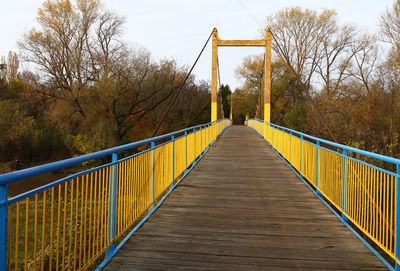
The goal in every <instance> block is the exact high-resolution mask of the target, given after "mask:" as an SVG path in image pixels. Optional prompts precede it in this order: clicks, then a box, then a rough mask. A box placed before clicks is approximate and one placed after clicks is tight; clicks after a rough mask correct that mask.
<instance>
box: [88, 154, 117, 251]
mask: <svg viewBox="0 0 400 271" xmlns="http://www.w3.org/2000/svg"><path fill="white" fill-rule="evenodd" d="M117 161H118V153H116V152H114V153H113V154H112V160H111V162H112V163H116V162H117ZM110 173H111V180H110V192H109V197H110V198H109V201H110V207H109V221H108V237H109V238H108V240H109V242H111V241H112V244H111V245H110V247H109V248H108V249H107V250H106V255H109V254H110V253H111V252H112V251H113V250H114V248H115V240H114V239H115V220H116V203H117V196H116V192H117V189H116V188H117V164H114V165H112V169H111V170H110ZM82 180H83V179H82Z"/></svg>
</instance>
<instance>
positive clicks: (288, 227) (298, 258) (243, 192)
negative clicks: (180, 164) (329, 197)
mask: <svg viewBox="0 0 400 271" xmlns="http://www.w3.org/2000/svg"><path fill="white" fill-rule="evenodd" d="M105 269H106V270H293V269H295V270H386V268H385V267H384V265H383V264H382V263H381V262H380V261H379V260H378V259H377V258H376V257H375V256H374V255H373V254H372V253H371V252H370V251H369V250H368V249H367V248H366V247H365V246H364V245H363V244H362V243H361V242H360V241H359V240H358V239H357V238H356V237H355V236H354V235H353V234H352V233H351V232H350V231H349V230H348V229H347V228H346V227H345V226H344V225H343V224H342V223H341V222H340V221H339V220H338V219H337V218H336V217H335V216H334V215H333V214H332V213H331V211H330V210H329V209H328V208H327V207H326V206H325V205H324V204H323V203H322V202H321V201H320V200H319V199H318V198H317V197H316V196H315V195H314V194H313V193H312V192H311V191H310V190H309V189H308V188H307V187H306V185H305V184H304V183H303V182H301V181H300V180H299V179H298V177H297V176H296V175H295V174H294V173H293V172H292V170H290V169H289V168H288V166H287V165H286V164H285V163H284V162H283V161H282V160H281V159H280V158H279V157H278V156H277V155H276V154H275V153H274V152H273V151H272V150H271V149H270V148H269V147H267V146H266V143H265V142H264V141H263V140H262V139H261V138H260V137H259V136H258V135H257V134H256V132H255V131H254V130H252V129H251V128H248V127H245V126H232V127H230V128H228V129H227V130H226V131H225V132H224V134H223V135H222V137H221V138H220V139H218V141H217V142H216V143H215V144H214V146H212V147H211V148H210V150H209V151H208V153H207V154H206V155H205V156H204V158H203V159H202V160H201V161H200V162H199V163H198V164H197V166H196V167H195V168H194V169H193V170H192V172H191V173H190V174H189V175H188V176H187V177H186V179H185V180H183V181H182V183H181V184H180V186H179V187H178V188H177V189H176V190H175V191H174V192H173V193H172V194H171V195H170V196H169V197H168V198H167V200H166V201H165V202H164V204H163V205H162V206H161V208H160V209H159V210H157V212H156V213H154V214H153V216H152V217H151V218H150V219H149V221H147V222H146V223H145V224H144V225H143V227H142V228H140V229H139V230H138V232H137V233H136V234H135V235H134V236H133V237H132V238H131V239H130V240H129V241H128V242H127V243H126V244H125V246H124V247H123V248H122V249H121V250H120V252H119V253H118V254H117V255H116V256H115V257H114V258H113V260H112V261H111V262H110V263H109V264H108V265H107V266H106V268H105Z"/></svg>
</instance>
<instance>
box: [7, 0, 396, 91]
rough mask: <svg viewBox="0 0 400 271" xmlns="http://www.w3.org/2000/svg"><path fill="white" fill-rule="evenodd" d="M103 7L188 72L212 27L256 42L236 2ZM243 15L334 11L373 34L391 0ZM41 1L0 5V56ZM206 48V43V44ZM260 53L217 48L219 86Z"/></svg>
mask: <svg viewBox="0 0 400 271" xmlns="http://www.w3.org/2000/svg"><path fill="white" fill-rule="evenodd" d="M103 1H104V2H105V7H106V8H107V9H109V10H112V11H115V12H117V13H118V14H119V15H122V16H125V17H126V20H127V22H126V25H125V31H124V35H123V39H124V40H126V41H128V42H129V43H130V44H132V45H134V46H135V45H139V46H143V47H145V48H147V49H148V50H149V51H150V52H151V54H152V56H153V59H155V60H158V59H160V58H163V57H166V58H174V59H176V60H177V61H178V63H179V64H181V65H187V66H191V65H192V63H193V62H194V60H195V58H196V57H197V54H198V53H199V51H200V49H201V47H202V46H203V44H204V42H205V40H206V39H207V37H208V35H209V34H210V32H211V30H212V29H213V27H217V29H218V34H219V36H220V38H221V39H256V38H260V34H259V28H260V27H259V26H258V25H257V24H256V23H255V22H254V20H253V19H252V18H251V17H250V16H249V15H248V13H247V12H246V11H245V10H244V9H243V7H242V6H241V5H240V3H239V1H238V0H140V1H139V0H103ZM241 1H242V3H243V4H244V5H246V7H247V8H248V10H249V11H250V12H251V13H252V14H253V15H254V17H256V18H257V20H258V21H260V22H262V23H263V22H264V21H265V17H266V16H268V15H270V14H272V13H274V12H275V11H277V10H279V9H281V8H284V7H291V6H301V7H303V8H311V9H315V10H317V11H320V10H321V8H330V9H336V11H337V12H338V16H339V19H340V21H341V22H351V23H355V24H357V25H359V26H360V27H362V29H364V30H367V31H370V32H375V31H377V30H378V27H377V26H378V23H379V17H380V15H381V14H382V12H383V11H384V10H385V9H386V8H387V7H391V6H392V4H393V1H394V0H378V1H377V0H350V1H349V0H259V1H256V0H241ZM42 2H43V0H0V18H1V23H0V37H1V39H0V56H1V55H7V53H8V51H9V50H13V51H17V52H18V48H17V45H16V41H17V40H18V39H20V37H21V36H22V34H23V33H24V31H27V30H28V29H30V28H31V27H32V26H34V24H35V17H36V13H37V9H38V8H39V7H40V6H41V4H42ZM209 45H211V42H210V44H209ZM261 52H263V49H262V48H226V47H225V48H220V49H219V62H220V72H221V81H222V83H224V84H226V83H228V84H229V85H230V86H231V89H234V88H235V87H236V86H237V85H238V84H239V82H238V81H237V80H236V79H235V77H234V70H235V68H236V67H237V66H238V65H239V64H240V63H241V62H242V59H243V57H245V56H247V55H250V54H256V53H261ZM210 66H211V46H209V47H208V48H207V49H206V51H205V52H204V53H203V56H202V58H201V59H200V61H199V63H198V64H197V66H196V68H195V70H194V74H195V75H196V78H197V79H204V80H210V78H211V68H210Z"/></svg>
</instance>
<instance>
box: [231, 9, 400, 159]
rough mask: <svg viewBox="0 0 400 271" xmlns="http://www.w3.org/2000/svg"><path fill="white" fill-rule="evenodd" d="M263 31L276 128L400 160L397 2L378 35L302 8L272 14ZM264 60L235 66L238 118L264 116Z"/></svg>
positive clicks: (329, 12)
mask: <svg viewBox="0 0 400 271" xmlns="http://www.w3.org/2000/svg"><path fill="white" fill-rule="evenodd" d="M265 27H266V28H267V27H269V28H270V29H271V32H272V35H273V39H272V50H273V59H272V62H273V63H272V96H271V106H272V107H271V112H272V113H271V115H272V119H271V121H272V122H273V123H276V124H280V125H283V126H287V127H290V128H293V129H296V130H299V131H302V132H305V133H309V134H312V135H315V136H318V137H322V138H325V139H328V140H333V141H336V142H339V143H343V144H347V145H351V146H354V147H357V148H361V149H365V150H369V151H373V152H376V153H381V154H386V155H389V156H393V157H397V158H399V155H400V142H399V139H400V138H399V137H400V97H399V95H400V1H396V2H395V3H394V5H393V7H392V8H389V9H388V10H387V11H385V12H384V14H382V16H381V19H380V25H379V27H380V28H379V33H366V32H363V31H360V28H359V27H358V26H355V25H352V24H348V23H345V24H340V23H338V19H337V14H336V12H335V11H334V10H322V11H321V12H317V11H313V10H309V9H302V8H300V7H293V8H285V9H282V10H280V11H278V12H276V13H275V14H273V15H271V16H269V17H267V19H266V25H265ZM263 34H264V33H263ZM263 63H264V56H263V55H255V56H249V57H247V58H246V59H245V60H244V61H243V63H242V65H241V66H240V67H239V68H237V70H236V74H237V77H239V78H241V79H245V81H244V82H245V83H244V84H243V85H242V87H241V88H239V89H238V90H236V91H235V94H234V107H233V108H234V119H235V118H239V117H241V114H243V112H249V113H250V117H254V116H255V117H257V118H262V116H263V89H264V85H263V66H264V65H263ZM235 121H236V119H235Z"/></svg>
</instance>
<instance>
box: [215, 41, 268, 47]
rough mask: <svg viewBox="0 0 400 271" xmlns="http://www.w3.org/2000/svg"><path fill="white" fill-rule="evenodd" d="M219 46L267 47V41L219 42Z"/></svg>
mask: <svg viewBox="0 0 400 271" xmlns="http://www.w3.org/2000/svg"><path fill="white" fill-rule="evenodd" d="M217 45H218V46H221V47H222V46H235V47H240V46H246V47H252V46H255V47H264V46H266V40H218V41H217Z"/></svg>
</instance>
